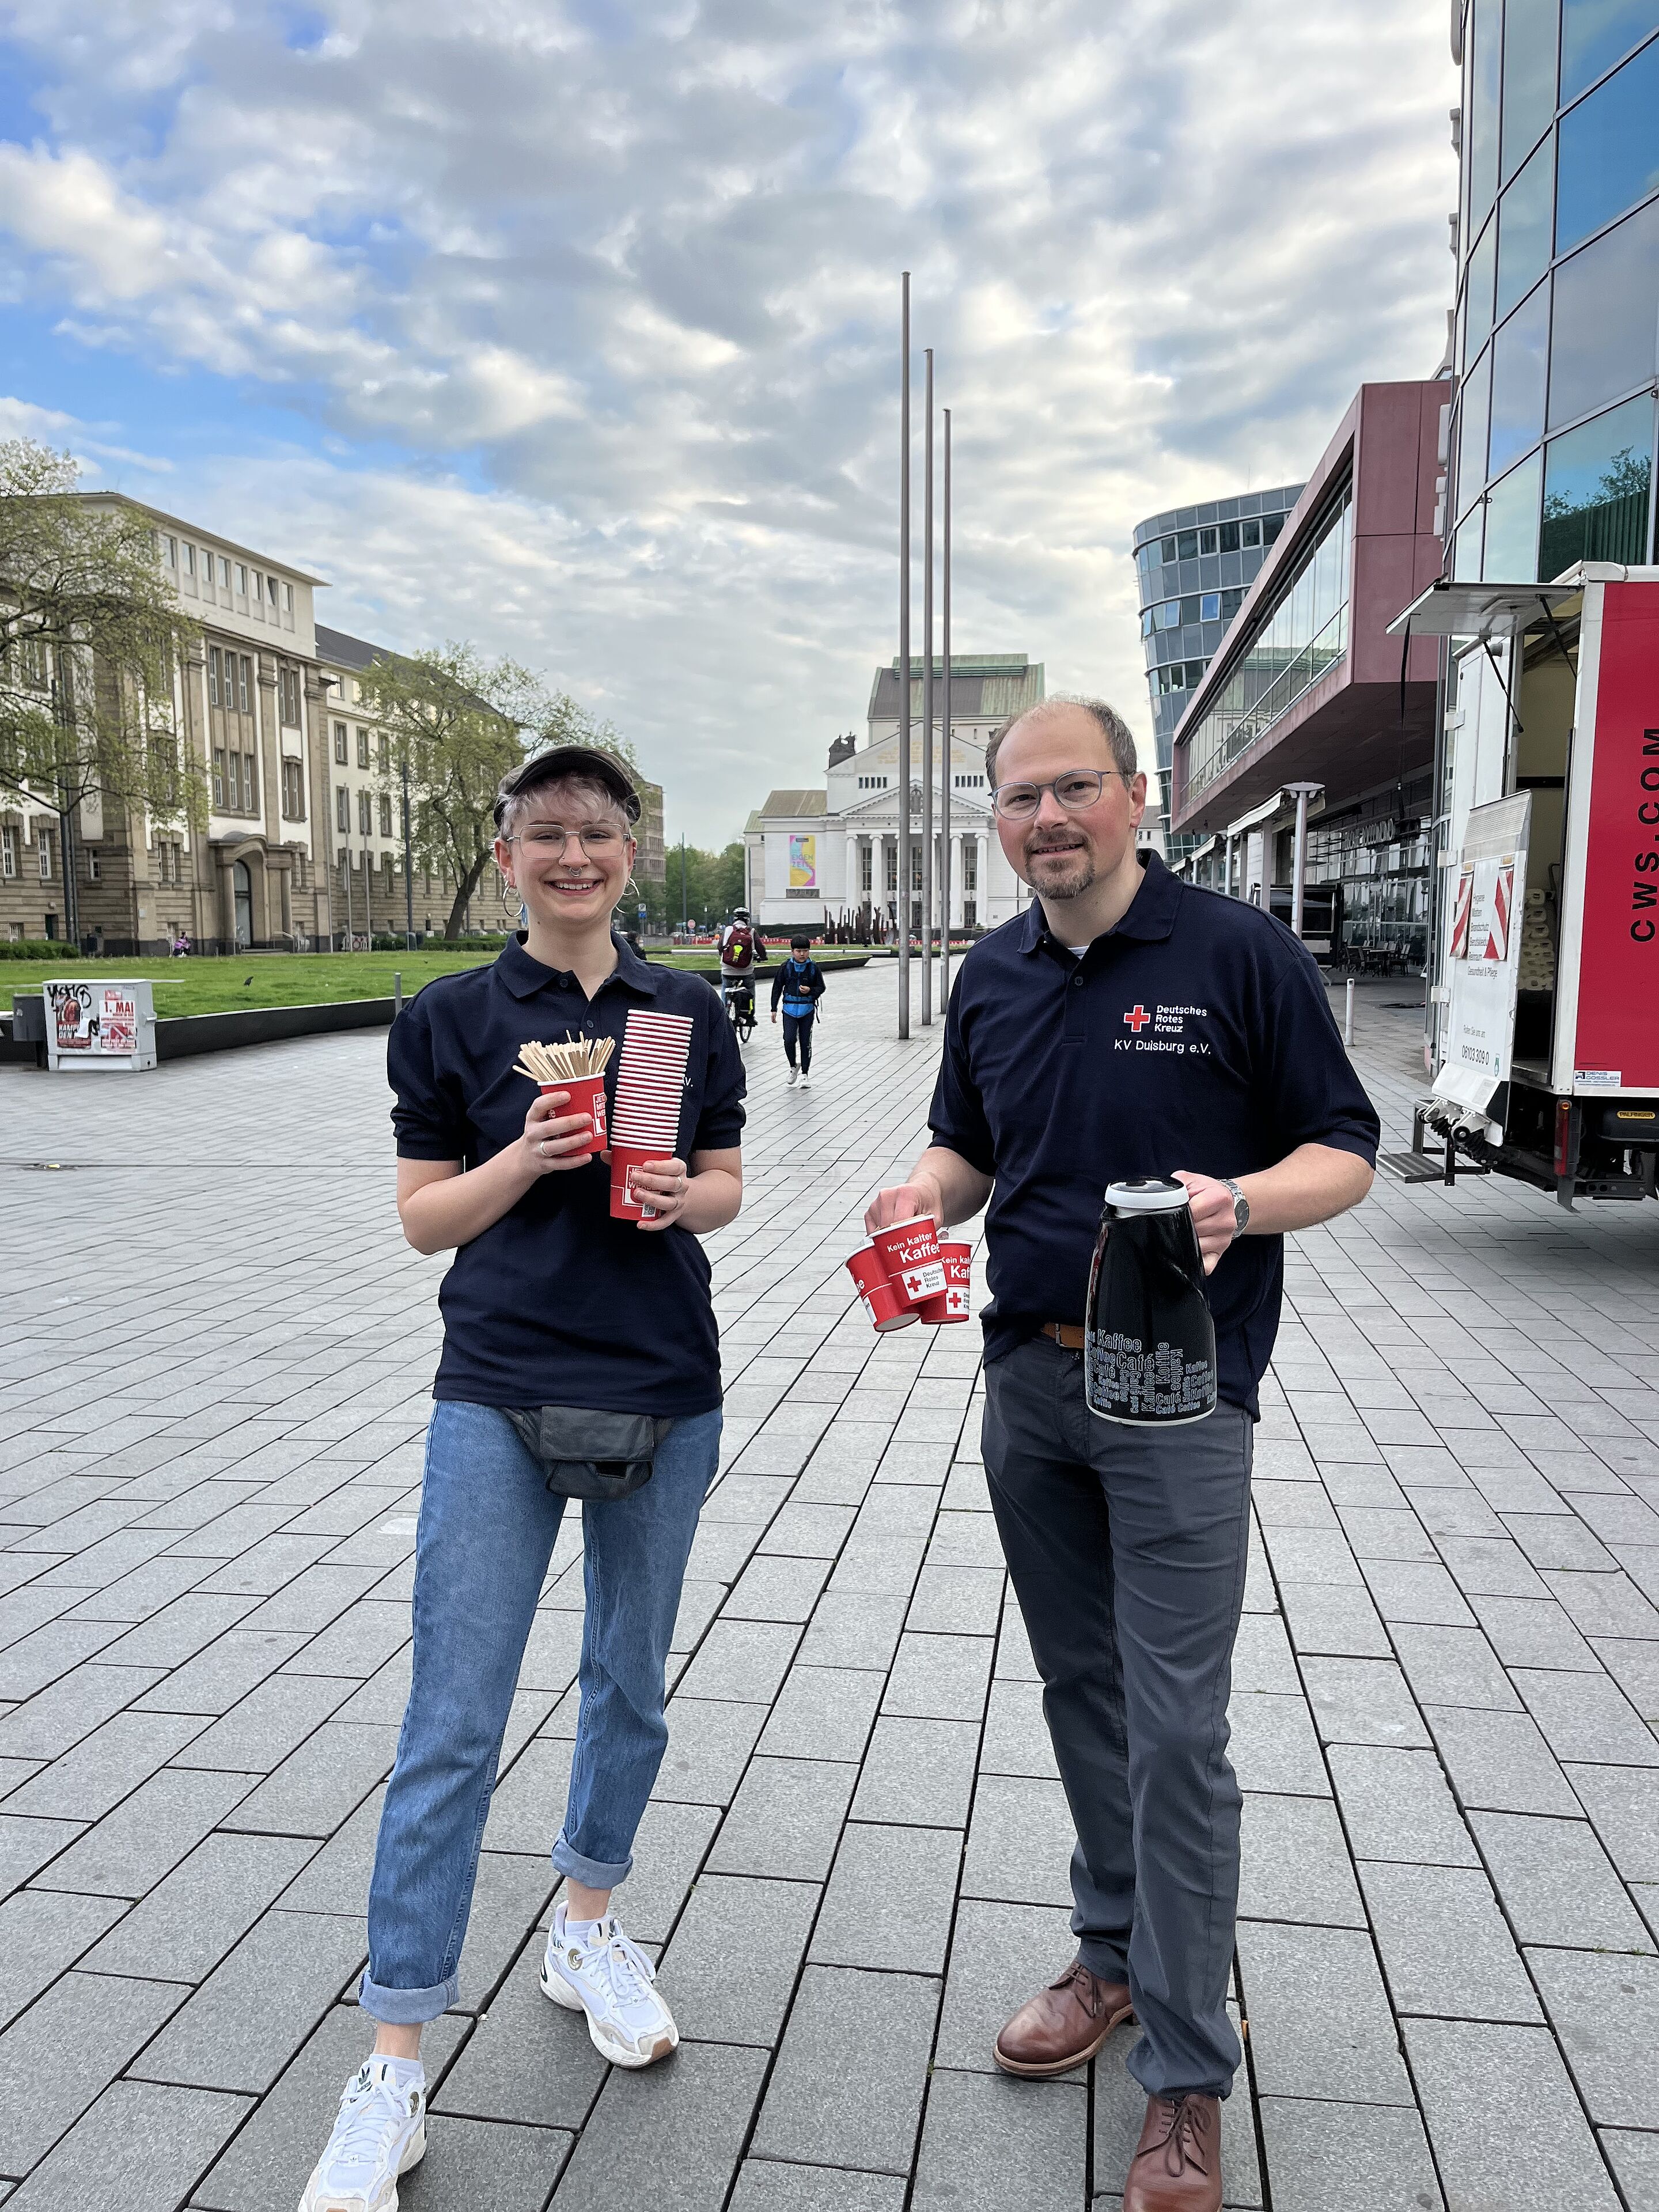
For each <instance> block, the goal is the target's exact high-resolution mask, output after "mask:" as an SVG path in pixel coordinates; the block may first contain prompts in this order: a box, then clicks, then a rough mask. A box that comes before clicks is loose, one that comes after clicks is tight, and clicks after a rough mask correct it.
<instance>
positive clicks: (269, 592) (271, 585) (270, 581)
mask: <svg viewBox="0 0 1659 2212" xmlns="http://www.w3.org/2000/svg"><path fill="white" fill-rule="evenodd" d="M265 599H266V601H267V603H268V604H269V605H271V606H273V607H274V606H275V605H276V578H275V576H267V577H266V578H265Z"/></svg>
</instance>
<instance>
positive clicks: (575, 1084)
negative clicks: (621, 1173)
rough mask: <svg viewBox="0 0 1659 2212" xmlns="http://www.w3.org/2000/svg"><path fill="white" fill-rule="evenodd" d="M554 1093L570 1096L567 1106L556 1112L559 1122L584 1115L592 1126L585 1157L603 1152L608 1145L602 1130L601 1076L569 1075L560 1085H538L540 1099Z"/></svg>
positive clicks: (577, 1156) (569, 1155)
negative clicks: (560, 1092)
mask: <svg viewBox="0 0 1659 2212" xmlns="http://www.w3.org/2000/svg"><path fill="white" fill-rule="evenodd" d="M551 1091H568V1092H569V1093H570V1097H569V1100H568V1103H566V1104H565V1105H563V1106H561V1107H560V1109H559V1115H560V1118H561V1119H562V1120H568V1117H569V1116H570V1115H572V1114H586V1115H587V1117H588V1120H589V1121H591V1122H592V1127H593V1141H592V1144H590V1145H589V1146H586V1152H587V1153H588V1155H589V1156H590V1157H591V1156H592V1154H593V1153H594V1152H603V1151H604V1150H605V1146H606V1144H607V1143H608V1141H609V1139H607V1137H606V1135H605V1078H604V1076H602V1075H572V1076H568V1077H567V1078H566V1079H565V1080H564V1081H563V1082H562V1083H544V1084H543V1085H542V1096H543V1097H544V1098H545V1097H547V1096H548V1095H549V1093H550V1092H551ZM566 1158H569V1159H580V1158H582V1154H581V1153H580V1152H571V1153H567V1154H566Z"/></svg>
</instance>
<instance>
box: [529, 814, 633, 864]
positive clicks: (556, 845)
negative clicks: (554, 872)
mask: <svg viewBox="0 0 1659 2212" xmlns="http://www.w3.org/2000/svg"><path fill="white" fill-rule="evenodd" d="M573 837H574V839H575V840H576V842H577V843H578V844H579V845H580V847H581V848H582V850H583V852H584V853H586V855H587V857H588V858H589V860H614V859H615V857H616V855H617V854H618V853H620V852H621V850H622V848H623V846H624V845H625V844H626V843H627V842H628V840H627V839H626V838H625V837H624V836H623V833H622V831H621V830H620V829H617V825H616V823H614V822H591V823H589V824H588V826H587V828H586V829H560V828H559V826H558V824H557V823H556V822H532V823H531V825H530V827H529V828H528V829H520V830H519V831H518V832H517V833H516V835H515V836H512V837H507V838H503V839H502V841H501V842H503V844H507V845H514V844H517V845H522V846H524V847H525V848H526V850H527V851H529V852H532V853H535V854H544V853H545V854H548V855H549V856H550V858H552V859H554V860H557V858H558V857H559V855H560V854H561V853H562V852H563V851H564V849H565V847H566V846H567V845H568V843H569V842H570V840H571V839H572V838H573Z"/></svg>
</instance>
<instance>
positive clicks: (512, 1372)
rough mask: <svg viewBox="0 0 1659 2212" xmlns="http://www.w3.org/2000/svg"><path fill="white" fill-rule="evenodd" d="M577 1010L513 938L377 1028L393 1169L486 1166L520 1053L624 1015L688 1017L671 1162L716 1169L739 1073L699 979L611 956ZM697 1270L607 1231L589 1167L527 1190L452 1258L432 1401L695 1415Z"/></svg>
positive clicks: (714, 1365) (708, 1327)
mask: <svg viewBox="0 0 1659 2212" xmlns="http://www.w3.org/2000/svg"><path fill="white" fill-rule="evenodd" d="M616 943H617V965H616V968H615V969H614V970H613V971H612V973H611V975H609V976H607V977H606V979H605V981H604V982H603V983H602V984H601V985H600V986H599V991H598V993H597V994H595V996H594V997H593V999H592V1000H591V1001H590V1000H589V999H588V998H587V996H586V993H585V992H584V991H583V989H582V987H581V985H580V983H579V982H578V981H577V980H576V978H575V977H574V975H563V974H561V973H559V972H558V971H557V970H556V969H551V968H544V967H543V966H542V965H541V964H540V963H539V962H538V961H535V960H532V958H531V957H530V955H529V954H528V953H527V952H526V951H525V949H524V945H523V944H522V943H521V942H520V939H518V938H516V937H515V938H513V939H510V940H509V942H508V943H507V945H506V946H505V947H504V948H503V950H502V951H501V956H500V957H499V958H498V959H496V960H495V962H493V963H491V964H490V965H489V967H485V968H471V969H465V971H464V972H463V973H461V974H459V975H441V976H439V977H438V978H437V979H436V981H434V982H430V983H428V985H427V987H426V988H425V989H424V990H423V991H422V993H421V994H420V995H419V996H418V998H416V999H415V1000H413V1001H412V1002H411V1003H410V1005H409V1006H406V1007H405V1008H404V1012H403V1013H402V1014H401V1015H400V1016H399V1018H398V1020H397V1021H396V1022H395V1023H394V1024H392V1036H391V1040H390V1042H389V1043H388V1045H387V1047H386V1073H387V1077H388V1079H389V1080H390V1082H391V1085H392V1090H393V1091H395V1092H396V1093H397V1102H398V1103H397V1104H396V1105H395V1106H394V1107H393V1109H392V1127H394V1128H395V1129H396V1131H397V1133H398V1158H400V1159H406V1160H460V1161H462V1162H464V1163H465V1165H466V1166H467V1167H469V1168H475V1167H477V1166H478V1165H479V1164H480V1163H481V1162H482V1161H484V1160H487V1159H489V1158H493V1156H494V1155H495V1153H496V1152H501V1151H502V1150H503V1149H504V1148H505V1147H506V1146H507V1145H510V1144H511V1143H512V1142H513V1139H515V1138H517V1137H518V1136H519V1135H520V1134H521V1133H522V1132H523V1129H524V1118H525V1115H526V1114H527V1113H528V1112H529V1110H530V1109H531V1106H532V1104H533V1103H534V1101H535V1099H536V1097H537V1095H538V1094H537V1089H536V1085H534V1084H533V1083H532V1082H531V1080H530V1079H529V1078H528V1076H525V1075H520V1074H517V1073H514V1070H513V1061H514V1060H516V1059H517V1058H518V1056H519V1051H520V1047H521V1046H522V1045H524V1044H525V1043H526V1042H527V1041H531V1040H533V1041H534V1042H538V1043H541V1044H556V1043H558V1042H560V1040H561V1039H562V1038H563V1037H564V1036H567V1035H568V1036H613V1037H615V1038H616V1040H617V1052H616V1053H614V1054H612V1055H611V1065H610V1066H609V1067H608V1068H607V1069H606V1071H605V1089H606V1092H607V1094H608V1097H610V1099H611V1101H612V1102H614V1099H615V1097H616V1077H617V1058H618V1056H619V1055H620V1053H621V1050H622V1036H623V1024H625V1023H626V1021H627V1019H628V1010H629V1007H630V1006H653V1007H654V1008H656V1009H657V1010H658V1011H659V1012H662V1013H670V1014H690V1017H691V1018H692V1021H693V1023H694V1024H695V1027H694V1028H693V1030H692V1032H691V1057H690V1064H689V1066H688V1069H687V1074H686V1084H685V1098H684V1104H683V1105H682V1107H681V1109H680V1129H679V1142H678V1146H677V1148H676V1149H677V1151H678V1157H679V1158H681V1159H683V1160H687V1161H689V1160H690V1158H691V1155H692V1153H693V1152H724V1151H726V1150H729V1149H730V1148H731V1147H732V1146H735V1145H737V1144H738V1142H739V1141H740V1139H741V1135H742V1131H743V1121H744V1114H743V1107H742V1105H741V1104H740V1103H739V1101H740V1100H741V1099H742V1097H743V1094H744V1073H743V1060H742V1058H741V1056H740V1054H738V1048H737V1044H736V1042H735V1040H734V1039H733V1037H732V1030H731V1026H730V1024H728V1023H727V1021H726V1017H725V1015H724V1013H723V1012H721V1008H720V999H719V996H718V994H716V993H715V992H714V990H713V989H712V988H711V987H710V986H709V984H708V982H707V981H706V980H705V979H704V978H703V977H702V976H701V975H679V974H676V973H675V972H674V971H673V970H672V969H667V968H651V967H647V965H646V963H645V962H644V961H642V960H641V958H640V957H638V955H637V954H636V953H635V952H633V951H631V950H630V949H629V946H628V945H624V944H623V943H622V942H621V941H620V940H616ZM708 1281H709V1275H708V1257H707V1255H705V1253H704V1251H703V1249H702V1243H701V1242H700V1241H699V1240H698V1238H696V1237H694V1236H693V1235H692V1234H691V1232H690V1230H688V1229H664V1230H653V1231H650V1232H649V1233H648V1234H647V1233H646V1232H644V1231H641V1230H640V1229H639V1228H637V1227H636V1226H635V1224H634V1223H633V1222H631V1221H613V1220H612V1219H611V1171H610V1169H609V1168H608V1167H607V1166H606V1165H605V1164H604V1163H603V1162H602V1161H600V1160H599V1159H598V1158H594V1159H592V1160H590V1161H589V1162H588V1164H587V1165H586V1167H580V1168H574V1169H572V1170H570V1171H569V1172H568V1173H567V1174H563V1175H548V1176H538V1179H537V1180H536V1182H533V1183H532V1185H531V1186H530V1188H529V1189H528V1190H527V1191H526V1193H525V1194H524V1196H523V1197H522V1198H521V1199H520V1200H519V1202H518V1204H517V1205H516V1206H513V1208H512V1209H511V1210H510V1211H509V1212H507V1213H505V1214H503V1215H502V1217H501V1219H500V1220H499V1221H498V1222H496V1223H495V1225H494V1226H493V1227H491V1228H489V1229H486V1230H485V1231H484V1232H483V1236H482V1237H474V1239H473V1240H472V1242H471V1243H470V1244H463V1245H462V1246H461V1248H460V1249H459V1251H458V1252H457V1253H456V1255H455V1257H454V1260H453V1262H452V1264H451V1266H450V1269H449V1273H447V1275H446V1276H445V1277H444V1280H443V1287H442V1289H441V1291H439V1293H438V1304H439V1305H440V1307H441V1310H442V1312H443V1317H444V1348H443V1357H442V1358H441V1360H440V1361H439V1363H438V1375H437V1380H436V1382H435V1383H434V1385H433V1391H432V1395H433V1396H434V1397H435V1398H458V1399H463V1400H465V1401H469V1402H470V1403H471V1404H474V1405H481V1406H584V1407H592V1408H595V1409H598V1410H600V1411H603V1412H606V1413H654V1414H656V1415H658V1416H659V1418H663V1419H666V1418H667V1417H668V1416H669V1415H671V1414H677V1413H709V1412H712V1410H713V1409H714V1407H717V1406H718V1405H719V1404H720V1340H719V1335H718V1333H717V1331H716V1329H715V1327H714V1308H713V1306H712V1305H711V1304H710V1302H709V1294H708Z"/></svg>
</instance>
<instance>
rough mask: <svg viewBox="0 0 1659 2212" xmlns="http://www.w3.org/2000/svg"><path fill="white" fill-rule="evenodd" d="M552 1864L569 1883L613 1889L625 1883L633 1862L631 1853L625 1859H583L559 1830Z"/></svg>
mask: <svg viewBox="0 0 1659 2212" xmlns="http://www.w3.org/2000/svg"><path fill="white" fill-rule="evenodd" d="M553 1863H554V1865H555V1866H556V1867H557V1869H559V1872H560V1873H561V1874H562V1875H566V1876H567V1877H568V1879H569V1880H570V1881H579V1882H580V1883H581V1884H582V1885H583V1887H585V1888H587V1889H615V1888H617V1887H618V1885H619V1884H620V1883H622V1882H624V1881H627V1879H628V1877H629V1873H630V1872H631V1871H632V1869H633V1865H634V1860H633V1856H632V1854H631V1853H630V1854H629V1857H627V1858H625V1859H590V1858H585V1857H583V1855H582V1854H581V1852H580V1851H579V1850H576V1849H575V1848H574V1845H573V1844H569V1843H568V1842H567V1841H566V1839H565V1832H564V1830H563V1829H562V1828H561V1829H560V1831H559V1834H558V1840H557V1842H556V1843H555V1844H554V1846H553Z"/></svg>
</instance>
